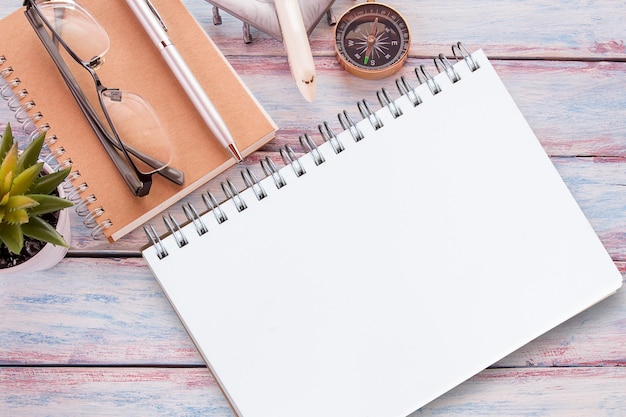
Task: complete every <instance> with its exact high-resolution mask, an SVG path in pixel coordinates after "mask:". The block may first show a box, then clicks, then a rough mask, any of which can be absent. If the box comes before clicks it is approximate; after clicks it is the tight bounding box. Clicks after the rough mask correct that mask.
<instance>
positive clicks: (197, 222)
mask: <svg viewBox="0 0 626 417" xmlns="http://www.w3.org/2000/svg"><path fill="white" fill-rule="evenodd" d="M183 211H184V212H185V216H187V220H189V221H190V222H192V223H193V225H194V226H195V227H196V233H198V236H202V235H203V234H205V233H207V232H208V231H209V229H208V228H207V227H206V224H205V223H204V222H203V221H202V218H200V213H198V211H197V210H196V208H195V207H194V206H192V205H191V204H190V203H186V204H183Z"/></svg>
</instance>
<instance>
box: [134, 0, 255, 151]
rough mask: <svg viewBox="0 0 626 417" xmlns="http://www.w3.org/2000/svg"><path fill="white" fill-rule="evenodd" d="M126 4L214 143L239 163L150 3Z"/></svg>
mask: <svg viewBox="0 0 626 417" xmlns="http://www.w3.org/2000/svg"><path fill="white" fill-rule="evenodd" d="M126 3H127V4H128V6H129V7H130V8H131V9H132V11H133V13H135V16H136V17H137V19H138V20H139V22H140V23H141V25H142V26H143V28H144V29H145V31H146V33H147V34H148V36H149V37H150V39H152V42H154V44H155V46H156V47H157V48H158V49H159V51H160V52H161V56H162V57H163V59H165V62H167V65H168V66H169V68H170V70H171V71H172V73H173V74H174V76H175V77H176V79H177V80H178V82H179V83H180V85H181V86H182V88H183V90H184V91H185V93H187V95H188V96H189V98H190V99H191V101H192V102H193V104H194V106H195V107H196V109H197V110H198V113H200V115H201V116H202V119H203V120H204V122H205V123H206V124H207V126H208V127H209V128H210V129H211V131H212V132H213V133H214V134H215V137H216V138H217V140H219V142H220V143H221V144H222V146H224V147H225V148H226V149H228V151H229V152H230V153H231V154H232V155H233V157H234V158H235V159H236V160H237V162H241V161H242V160H243V157H242V156H241V153H240V152H239V149H237V146H236V145H235V140H234V139H233V136H232V134H231V133H230V130H228V127H227V126H226V123H225V122H224V120H223V119H222V117H221V116H220V114H219V113H218V111H217V109H216V108H215V106H214V105H213V103H212V102H211V100H210V99H209V97H208V96H207V95H206V93H205V91H204V89H203V88H202V86H201V85H200V83H199V82H198V80H197V79H196V77H195V76H194V75H193V73H192V72H191V70H190V69H189V67H188V66H187V64H186V63H185V60H184V59H183V57H182V56H180V54H179V53H178V50H177V49H176V47H175V46H174V44H173V43H172V42H171V41H170V39H169V37H168V36H167V33H166V32H167V27H166V26H165V24H164V22H163V19H161V16H160V15H159V13H158V12H157V10H156V9H155V8H154V6H153V5H152V3H150V0H126Z"/></svg>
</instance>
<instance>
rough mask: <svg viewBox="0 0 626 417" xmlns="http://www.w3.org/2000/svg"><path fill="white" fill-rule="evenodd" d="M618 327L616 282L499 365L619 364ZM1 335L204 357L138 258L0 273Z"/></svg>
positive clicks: (113, 354)
mask: <svg viewBox="0 0 626 417" xmlns="http://www.w3.org/2000/svg"><path fill="white" fill-rule="evenodd" d="M209 265H210V254H208V255H207V271H208V270H209V269H210V268H209ZM278 267H280V266H279V265H277V268H278ZM504 274H506V271H505V272H504ZM537 290H538V291H539V290H540V289H537ZM555 296H557V295H555ZM460 314H462V313H460ZM624 334H626V291H624V290H623V289H622V290H620V291H619V292H618V294H616V295H614V296H613V297H611V298H609V299H608V300H605V301H604V302H603V303H601V304H598V305H597V306H595V307H593V308H592V309H590V310H588V311H586V312H585V313H583V314H581V315H578V316H576V317H574V318H572V319H571V320H570V321H568V322H567V323H565V324H563V325H562V326H559V327H557V328H556V329H555V330H553V331H552V332H549V333H548V334H547V335H546V336H545V337H543V338H540V339H538V340H537V341H534V342H532V343H531V344H529V345H527V346H525V347H524V348H523V349H521V350H520V351H518V352H516V353H514V354H513V355H511V356H510V357H507V358H506V359H503V360H502V362H501V363H500V365H499V366H509V365H510V366H527V365H529V364H530V365H532V364H534V365H537V366H553V365H563V366H576V365H578V364H583V365H585V366H587V365H589V364H594V365H615V364H619V365H626V339H625V338H624V337H623V335H624ZM0 340H2V343H1V344H0V365H35V366H36V365H56V364H61V365H86V364H92V365H95V364H97V365H131V364H132V365H168V366H169V365H171V366H176V365H189V364H191V365H198V366H201V365H203V362H202V360H201V358H200V356H199V355H198V354H197V351H196V349H195V347H194V345H193V343H192V342H191V340H190V339H189V337H188V335H187V333H186V332H185V330H184V328H183V327H182V325H181V323H180V322H179V320H178V318H177V317H176V315H175V313H174V312H173V310H172V308H171V306H170V304H169V303H168V301H167V299H166V298H165V296H164V294H163V293H162V291H161V289H160V287H159V286H158V284H157V283H156V280H155V279H154V278H153V277H152V275H151V273H150V271H149V269H148V268H147V266H146V264H145V262H144V261H143V259H141V258H129V259H115V258H111V259H98V258H93V259H89V258H87V259H83V258H66V259H65V260H63V262H62V263H61V264H60V265H58V266H57V267H56V268H55V269H54V270H53V273H49V272H40V273H33V274H17V275H15V276H8V277H2V278H1V279H0Z"/></svg>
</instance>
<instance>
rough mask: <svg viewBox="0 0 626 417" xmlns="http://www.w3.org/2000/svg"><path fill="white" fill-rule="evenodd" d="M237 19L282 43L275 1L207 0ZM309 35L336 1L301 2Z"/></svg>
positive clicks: (310, 0)
mask: <svg viewBox="0 0 626 417" xmlns="http://www.w3.org/2000/svg"><path fill="white" fill-rule="evenodd" d="M206 1H207V2H208V3H210V4H212V5H213V6H215V7H217V8H218V9H222V10H224V11H225V12H226V13H228V14H230V15H232V16H234V17H236V18H237V19H239V20H241V21H243V22H244V23H247V24H249V25H250V26H252V27H255V28H257V29H258V30H260V31H261V32H263V33H266V34H268V35H269V36H271V37H272V38H274V39H276V40H279V41H282V34H281V31H280V25H279V23H278V17H277V16H276V9H275V8H274V1H273V0H206ZM299 2H300V10H301V11H302V18H303V20H304V25H305V27H306V30H307V33H308V34H311V32H312V31H313V29H314V28H315V26H317V23H318V22H319V21H320V20H321V18H322V16H324V14H326V13H327V12H328V11H329V10H330V7H331V6H332V4H333V3H334V0H299Z"/></svg>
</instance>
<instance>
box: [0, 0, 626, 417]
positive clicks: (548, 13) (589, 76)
mask: <svg viewBox="0 0 626 417" xmlns="http://www.w3.org/2000/svg"><path fill="white" fill-rule="evenodd" d="M103 1H104V0H103ZM251 1H252V0H251ZM21 3H22V1H21V0H5V1H2V2H1V5H0V17H1V16H5V15H6V14H8V13H10V12H11V11H13V10H15V9H17V8H18V7H20V5H21ZM355 3H356V2H355V1H352V0H339V1H337V2H336V3H335V6H334V7H333V10H334V12H335V14H336V15H337V16H339V15H341V13H343V11H345V10H346V9H347V8H348V7H349V6H351V5H353V4H355ZM388 3H389V4H391V5H392V6H394V7H395V8H397V9H399V10H401V11H402V12H403V13H404V14H405V16H406V17H407V19H408V20H409V22H410V25H411V28H412V35H413V38H412V45H411V55H410V58H409V60H408V63H407V65H406V66H405V67H404V69H403V70H402V72H401V73H400V74H406V75H407V76H411V77H412V76H413V75H412V74H413V73H412V71H413V68H414V67H415V66H416V65H419V64H422V63H425V64H427V65H429V66H431V67H430V68H431V69H432V70H434V67H432V58H433V57H434V56H436V55H437V54H439V53H440V52H443V53H449V52H450V45H452V44H453V43H455V42H457V41H463V43H464V44H465V45H466V46H467V48H468V49H470V50H475V49H479V48H483V49H484V50H485V52H486V54H487V55H488V56H489V57H490V59H491V60H492V62H493V65H494V67H495V68H496V70H497V71H498V72H499V74H500V76H501V78H502V79H503V81H504V83H505V84H506V86H507V87H508V89H509V91H510V92H511V95H512V96H513V98H514V99H515V100H516V102H517V103H518V105H519V107H520V108H521V110H522V112H523V113H524V114H525V116H526V118H527V119H528V121H529V123H530V125H531V126H532V127H533V129H534V130H535V132H536V134H537V136H538V138H539V140H540V141H541V144H542V145H543V146H544V148H545V150H546V151H547V153H548V154H549V155H550V157H551V158H552V161H553V162H554V164H555V165H556V167H557V169H558V171H559V172H560V174H561V175H562V176H563V178H564V180H565V182H566V183H567V185H568V186H569V188H570V190H571V192H572V193H573V195H574V197H575V198H576V200H577V201H578V202H579V204H580V205H581V207H582V209H583V211H584V212H585V214H586V215H587V216H588V218H589V221H590V222H591V224H592V226H593V228H594V229H595V231H596V232H597V233H598V235H599V236H600V239H601V240H602V242H603V243H604V244H605V246H606V248H607V249H608V251H609V253H610V255H611V257H612V258H613V260H614V261H615V263H616V264H617V265H618V267H619V268H620V270H621V271H622V272H623V271H624V270H626V263H625V261H626V44H625V39H626V33H625V29H624V17H625V14H624V13H625V10H626V7H625V6H626V3H625V2H624V1H617V0H604V1H591V2H590V1H568V2H565V1H556V0H551V1H549V0H541V1H539V0H506V1H502V0H501V1H488V0H485V1H434V0H424V1H409V0H395V1H392V0H389V2H388ZM185 4H186V5H187V6H188V7H189V9H190V10H191V11H192V12H193V14H194V15H195V16H196V18H197V19H198V20H199V21H200V22H201V24H202V25H203V27H204V28H205V29H206V31H207V32H208V33H209V34H210V36H211V37H212V38H213V40H214V41H215V42H216V43H217V45H218V46H219V47H220V48H221V50H222V51H223V52H224V53H225V55H226V56H227V58H228V59H229V61H230V62H231V63H232V65H233V67H234V68H235V70H236V71H238V72H239V74H240V75H241V77H242V78H243V80H244V81H245V82H246V83H247V85H248V86H249V87H250V89H251V90H252V92H253V93H254V94H255V95H256V96H257V98H258V99H259V100H260V102H261V103H262V104H263V105H264V106H265V108H266V109H267V111H268V112H269V113H270V114H271V116H272V117H273V118H274V119H275V120H276V122H277V123H278V125H279V126H280V130H279V131H278V133H277V138H276V139H275V140H274V141H272V142H270V143H269V144H268V145H266V146H265V147H263V148H262V149H261V150H260V151H259V152H260V153H261V154H263V155H269V156H270V157H272V158H274V159H275V160H276V161H279V160H280V158H279V157H278V155H277V150H278V149H279V147H280V146H282V145H284V144H285V143H293V144H294V145H295V143H296V142H297V137H298V135H301V134H302V133H305V132H309V133H314V131H315V130H316V129H315V127H316V126H317V124H318V123H320V122H321V121H324V120H327V121H329V122H333V121H336V114H337V113H338V112H339V111H341V110H343V109H348V110H349V111H350V112H351V113H354V112H355V109H356V106H355V104H356V102H357V101H358V100H360V99H362V98H366V99H368V100H369V101H370V102H376V97H375V91H376V90H377V89H379V88H380V87H384V86H386V87H388V88H389V89H390V90H391V87H394V91H395V85H394V83H393V80H394V78H395V77H392V78H388V79H385V80H379V81H364V80H361V79H357V78H355V77H352V76H350V75H348V74H346V73H345V72H344V71H342V70H341V69H340V67H339V65H338V64H337V62H336V60H335V58H334V53H333V39H332V38H333V35H332V33H333V29H332V28H331V27H329V26H328V25H327V24H326V23H325V21H322V22H321V23H320V24H319V25H318V27H317V28H316V29H315V31H314V32H313V33H312V35H311V44H312V48H313V51H314V54H315V62H316V66H317V72H318V91H317V92H318V99H317V100H316V101H315V102H314V103H313V104H311V103H307V102H306V101H305V100H304V99H302V98H301V96H300V95H299V93H298V91H297V89H296V87H295V84H294V83H293V82H292V81H291V76H290V73H289V68H288V65H287V61H286V57H285V53H284V50H283V47H282V44H280V43H279V42H277V41H275V40H273V39H271V38H269V37H268V36H266V35H263V34H262V33H260V32H258V31H256V30H254V29H253V30H252V34H253V37H254V42H253V43H252V44H249V45H246V44H244V43H243V42H242V32H241V25H240V23H239V22H237V21H236V20H235V19H233V18H232V17H231V16H229V15H227V14H226V13H222V16H223V19H224V24H223V25H222V26H214V25H213V24H212V13H211V7H210V5H209V4H208V3H206V2H204V1H203V0H185ZM400 74H398V75H400ZM356 114H358V112H357V113H356ZM0 120H1V121H2V122H1V123H0V125H1V126H0V128H2V129H4V125H5V122H6V121H11V120H13V119H12V115H11V113H10V112H9V110H8V109H7V107H6V104H2V103H0ZM318 140H319V138H318ZM298 149H299V147H298ZM503 157H504V158H506V157H515V156H514V155H512V156H509V155H503ZM237 177H239V175H238V173H237V171H235V170H229V171H227V172H226V173H225V174H223V175H221V176H220V177H218V178H217V179H216V180H214V181H211V182H210V183H209V184H207V185H206V186H205V187H201V190H202V191H205V190H207V189H210V190H211V191H213V192H214V193H215V192H218V190H219V182H220V181H222V180H224V179H225V178H233V179H236V178H237ZM220 195H221V194H220ZM186 201H191V202H192V203H196V202H200V196H199V194H193V195H192V196H190V197H189V198H188V199H187V200H186ZM171 212H173V213H174V215H175V216H180V217H178V218H181V217H184V216H183V215H182V211H181V210H180V205H176V206H174V207H173V208H172V209H171ZM155 223H156V224H158V225H161V224H162V222H161V221H160V220H155ZM159 231H160V232H164V231H165V230H162V229H159ZM145 243H146V238H145V235H144V233H143V231H142V230H141V229H138V230H136V231H135V232H133V233H131V234H130V235H129V236H127V237H125V238H123V239H122V240H121V241H119V242H117V243H115V244H109V243H107V242H105V241H96V240H93V239H92V238H91V237H90V234H89V230H88V229H86V228H85V227H84V226H82V225H81V223H80V219H79V218H78V216H75V215H74V214H73V237H72V242H71V250H70V252H69V254H68V256H67V257H66V258H65V259H64V260H63V261H62V262H61V263H60V264H59V265H58V266H56V267H55V268H53V269H51V270H48V271H45V272H41V273H34V274H24V275H15V276H6V277H2V278H0V410H1V411H0V415H2V416H70V415H71V416H75V415H84V416H152V415H168V416H214V417H223V416H231V415H233V414H232V411H231V410H230V408H229V406H228V404H227V402H226V400H225V399H224V396H223V395H222V393H221V392H220V390H219V388H218V387H217V385H216V383H215V380H214V379H213V377H212V376H211V374H210V372H209V371H208V370H207V369H206V368H205V367H204V365H203V362H202V360H201V358H200V356H199V354H198V353H197V351H196V349H195V348H194V346H193V344H192V342H191V340H190V339H189V337H188V336H187V334H186V333H185V330H184V329H183V327H182V326H181V324H180V322H179V321H178V319H177V317H176V315H175V314H174V312H173V310H172V308H171V307H170V305H169V304H168V302H167V300H166V298H165V297H164V295H163V293H162V292H161V290H160V289H159V287H158V285H157V283H156V282H155V280H154V278H153V277H152V275H151V273H150V271H149V269H148V267H147V266H146V263H145V262H144V261H143V259H142V258H141V255H140V253H139V249H140V247H142V246H143V245H144V244H145ZM262 273H263V272H261V274H260V278H262ZM541 290H542V289H541V288H536V291H541ZM558 296H559V294H554V297H558ZM458 349H463V346H458ZM625 365H626V291H624V290H620V291H619V292H618V294H617V295H615V296H613V297H611V298H609V299H607V300H606V301H604V302H602V303H600V304H599V305H597V306H595V307H593V308H591V309H589V310H588V311H585V312H583V313H582V314H580V315H578V316H577V317H575V318H573V319H571V320H570V321H568V322H566V323H565V324H563V325H561V326H559V327H558V328H556V329H554V330H553V331H550V332H549V333H547V334H545V335H544V336H542V337H540V338H538V339H537V340H535V341H533V342H532V343H529V344H528V345H527V346H525V347H523V348H521V349H520V350H518V351H517V352H514V353H513V354H511V355H509V356H507V357H506V358H504V359H502V360H501V361H499V362H498V363H496V364H494V365H493V366H492V367H490V368H489V369H487V370H485V371H483V372H481V373H480V374H479V375H477V376H475V377H473V378H471V379H470V380H469V381H467V382H465V383H463V384H462V385H460V386H459V387H457V388H456V389H454V390H452V391H451V392H449V393H447V394H445V395H443V396H442V397H440V398H439V399H437V400H435V401H433V402H432V403H430V404H428V405H427V406H425V407H423V408H422V409H420V410H419V411H417V412H416V414H415V415H417V416H431V415H442V416H464V417H467V416H499V417H505V416H563V417H571V416H594V417H598V416H620V417H621V416H624V415H625V413H626V367H625ZM294 415H297V413H295V414H294ZM268 417H270V416H268Z"/></svg>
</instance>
